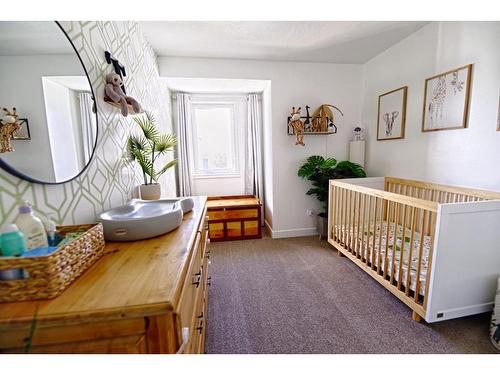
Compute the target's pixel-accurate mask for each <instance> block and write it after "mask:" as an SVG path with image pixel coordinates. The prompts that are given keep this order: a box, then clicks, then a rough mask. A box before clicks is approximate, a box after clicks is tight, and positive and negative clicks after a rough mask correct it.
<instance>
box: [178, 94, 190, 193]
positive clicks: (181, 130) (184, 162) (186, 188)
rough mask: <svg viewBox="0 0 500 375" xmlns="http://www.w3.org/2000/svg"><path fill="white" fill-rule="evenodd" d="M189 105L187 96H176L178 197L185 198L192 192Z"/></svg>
mask: <svg viewBox="0 0 500 375" xmlns="http://www.w3.org/2000/svg"><path fill="white" fill-rule="evenodd" d="M190 126H191V105H190V99H189V95H188V94H181V93H178V94H177V154H178V155H177V160H178V161H179V168H178V171H179V196H181V197H187V196H190V195H192V192H193V173H192V171H191V160H190V158H191V156H190V153H189V139H190V137H189V134H190V131H189V127H190Z"/></svg>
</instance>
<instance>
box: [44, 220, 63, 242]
mask: <svg viewBox="0 0 500 375" xmlns="http://www.w3.org/2000/svg"><path fill="white" fill-rule="evenodd" d="M44 225H45V230H46V231H47V240H48V241H49V246H57V244H58V243H59V242H61V234H60V233H59V231H58V230H57V227H56V223H54V220H52V218H50V217H49V219H48V220H47V221H46V222H45V224H44Z"/></svg>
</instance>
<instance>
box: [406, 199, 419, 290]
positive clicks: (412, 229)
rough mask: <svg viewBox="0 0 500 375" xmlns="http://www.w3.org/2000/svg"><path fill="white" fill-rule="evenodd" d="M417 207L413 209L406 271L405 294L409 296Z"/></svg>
mask: <svg viewBox="0 0 500 375" xmlns="http://www.w3.org/2000/svg"><path fill="white" fill-rule="evenodd" d="M415 210H416V209H415V207H412V208H411V228H410V251H409V252H408V265H407V271H406V286H405V294H406V295H407V296H409V295H410V285H411V284H410V283H411V266H412V256H413V240H414V238H415V237H414V236H415V221H416V218H417V215H416V214H415Z"/></svg>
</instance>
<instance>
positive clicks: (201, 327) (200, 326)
mask: <svg viewBox="0 0 500 375" xmlns="http://www.w3.org/2000/svg"><path fill="white" fill-rule="evenodd" d="M196 330H197V331H198V333H199V334H200V335H201V332H202V331H203V319H201V320H200V325H199V326H198V327H196Z"/></svg>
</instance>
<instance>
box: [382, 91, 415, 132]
mask: <svg viewBox="0 0 500 375" xmlns="http://www.w3.org/2000/svg"><path fill="white" fill-rule="evenodd" d="M407 96H408V86H403V87H399V88H397V89H395V90H391V91H389V92H386V93H384V94H382V95H379V97H378V110H377V141H387V140H394V139H404V137H405V126H406V101H407Z"/></svg>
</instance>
